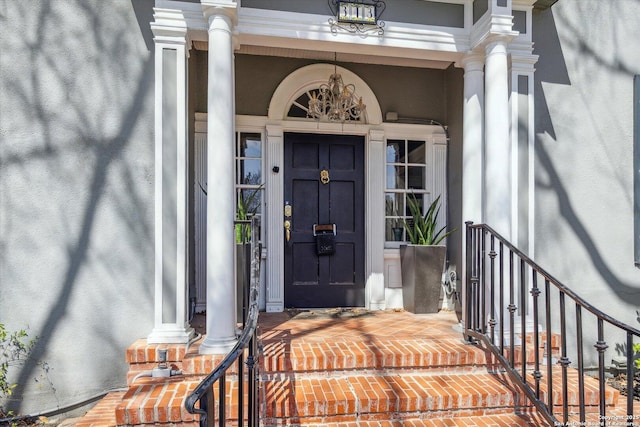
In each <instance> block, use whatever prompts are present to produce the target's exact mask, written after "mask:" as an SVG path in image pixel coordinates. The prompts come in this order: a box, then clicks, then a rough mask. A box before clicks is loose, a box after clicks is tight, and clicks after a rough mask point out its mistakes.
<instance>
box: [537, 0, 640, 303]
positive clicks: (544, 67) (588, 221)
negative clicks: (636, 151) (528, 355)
mask: <svg viewBox="0 0 640 427" xmlns="http://www.w3.org/2000/svg"><path fill="white" fill-rule="evenodd" d="M639 5H640V1H638V0H624V1H620V2H597V1H584V2H569V3H565V4H560V3H558V4H557V5H555V6H554V7H553V8H552V11H551V10H548V11H546V12H544V13H542V14H541V15H538V16H537V18H536V19H537V23H538V29H540V28H543V29H544V30H545V31H544V33H543V34H538V35H536V34H535V33H534V42H535V46H536V49H538V51H539V52H540V53H542V54H541V56H540V59H539V63H538V66H537V71H536V75H535V77H536V82H535V83H536V85H535V91H536V113H535V115H536V133H537V137H536V151H535V155H536V158H537V164H538V165H539V166H540V169H539V172H538V173H537V175H539V176H544V179H540V178H538V179H537V182H536V188H537V189H540V190H544V191H546V192H547V193H548V194H549V199H550V200H551V199H555V201H556V203H557V210H555V208H554V209H552V211H551V212H558V213H559V214H560V217H561V219H563V220H564V221H559V219H560V218H554V217H553V214H552V213H551V212H549V215H548V218H547V221H546V223H545V227H548V229H547V230H546V232H547V234H548V235H552V234H553V235H556V236H560V235H561V234H562V233H561V230H560V228H561V227H562V225H563V224H564V225H566V226H568V227H569V229H570V230H571V231H572V232H573V235H574V236H575V237H576V238H577V239H578V241H579V242H580V243H581V246H582V248H583V249H584V251H585V252H586V253H587V256H588V257H589V259H590V261H591V263H592V265H593V267H594V269H595V271H596V272H597V273H598V275H599V276H600V278H601V281H602V282H603V283H605V284H606V286H608V288H609V289H610V290H611V291H612V292H614V293H615V294H616V295H617V296H618V297H619V298H620V300H622V301H625V302H626V303H628V304H631V305H636V306H639V305H640V294H639V293H638V290H639V288H638V283H633V281H632V280H631V279H627V278H623V277H629V276H630V274H624V273H622V272H619V271H618V270H619V266H620V264H621V263H620V262H617V261H614V260H613V259H612V255H611V254H609V253H604V254H603V253H602V252H601V249H600V248H599V247H598V245H597V241H596V238H595V237H594V235H595V234H596V232H597V230H596V229H595V228H594V221H601V222H602V220H603V219H602V218H599V217H596V216H594V215H595V214H593V213H592V212H586V211H580V212H578V211H579V210H580V209H581V208H582V207H584V206H585V204H584V203H582V202H584V199H581V204H579V205H576V202H575V201H574V202H572V199H574V200H575V198H576V197H578V196H576V194H580V192H581V191H582V189H583V187H584V186H586V185H589V184H588V183H587V182H584V181H576V179H579V178H580V177H583V176H584V175H579V174H575V173H574V174H572V173H571V171H572V170H576V169H577V168H578V169H579V168H580V166H585V165H586V164H578V163H577V161H575V162H571V161H569V160H568V159H567V158H566V157H565V158H563V160H560V156H562V155H563V153H566V152H567V151H568V150H574V152H575V151H582V152H584V151H585V150H591V151H593V155H592V156H591V160H590V161H589V163H588V165H590V167H591V168H593V169H594V173H593V176H595V177H598V178H599V180H598V182H597V184H598V185H599V187H595V188H592V189H591V192H592V193H593V197H594V200H598V199H599V198H602V197H603V196H604V194H601V193H602V191H603V190H604V189H605V188H606V187H607V184H605V183H610V185H611V187H610V188H609V189H608V191H606V192H607V193H608V194H612V192H613V191H615V194H616V196H619V197H622V198H623V200H619V201H620V203H621V204H622V205H623V206H627V205H629V206H631V205H632V200H631V198H632V193H631V192H630V191H628V189H629V182H630V181H629V179H628V177H629V173H630V172H631V171H627V170H626V169H624V168H620V161H621V159H628V158H629V156H630V155H631V154H630V153H629V154H625V153H626V152H625V151H623V148H622V147H626V142H624V144H625V145H620V143H619V142H620V141H619V138H616V136H618V135H619V136H620V137H624V135H627V133H626V132H625V131H624V129H625V128H626V126H627V125H626V124H625V123H626V122H625V121H624V120H623V119H622V118H621V116H620V113H621V112H622V111H623V110H624V108H623V107H622V106H621V104H620V102H619V100H618V99H616V98H615V96H613V94H615V93H616V91H619V90H620V87H619V83H620V78H622V79H626V78H629V79H630V81H631V80H632V76H633V75H634V74H638V73H640V62H638V56H637V53H635V54H631V53H632V52H635V50H634V49H636V48H635V46H633V43H631V44H630V45H629V42H630V41H631V40H633V39H634V38H635V37H638V35H639V34H640V32H638V30H637V26H636V25H635V23H634V22H633V20H631V19H628V20H621V19H620V17H622V16H627V15H629V13H630V11H629V6H633V7H634V8H635V9H636V10H637V9H638V6H639ZM560 6H563V7H560ZM585 17H589V19H590V20H591V21H589V20H587V19H586V18H585ZM614 17H616V18H615V19H614ZM613 22H617V24H615V25H614V24H613ZM550 30H553V31H550ZM567 61H569V63H567ZM569 70H571V71H569ZM594 80H597V84H593V83H594ZM562 86H564V87H565V88H566V92H560V94H561V95H560V94H558V93H556V95H555V96H556V97H557V99H554V100H549V93H552V92H551V90H550V88H552V87H553V88H557V87H562ZM555 90H557V89H555ZM563 90H564V89H563ZM565 94H570V96H571V98H569V97H568V96H567V95H565ZM560 97H561V98H562V99H561V101H562V102H561V103H559V101H560ZM554 103H555V104H554ZM551 104H553V107H554V108H555V109H556V111H550V105H551ZM569 105H571V106H569ZM603 113H604V114H605V115H606V116H603ZM585 129H588V131H589V133H588V139H587V140H585V139H584V137H585V132H584V130H585ZM558 132H561V133H562V135H559V134H558ZM614 143H615V148H614V149H612V148H611V147H612V144H614ZM569 146H570V147H573V148H568V147H569ZM628 146H629V147H631V144H630V142H629V145H628ZM563 150H564V151H563ZM596 150H597V151H596ZM594 184H595V182H594ZM598 192H600V193H598ZM600 203H605V202H604V201H600ZM610 208H611V209H613V206H611V207H610ZM539 212H540V211H539ZM630 212H631V210H630ZM620 215H621V214H619V213H616V218H622V217H621V216H620ZM545 218H546V217H545ZM604 221H612V218H611V217H608V218H606V219H604ZM601 225H602V226H603V227H607V224H601ZM554 228H555V229H554ZM612 240H613V239H610V240H608V242H612ZM567 248H569V246H567ZM567 256H569V255H568V254H567ZM632 273H633V272H632ZM601 308H606V307H601Z"/></svg>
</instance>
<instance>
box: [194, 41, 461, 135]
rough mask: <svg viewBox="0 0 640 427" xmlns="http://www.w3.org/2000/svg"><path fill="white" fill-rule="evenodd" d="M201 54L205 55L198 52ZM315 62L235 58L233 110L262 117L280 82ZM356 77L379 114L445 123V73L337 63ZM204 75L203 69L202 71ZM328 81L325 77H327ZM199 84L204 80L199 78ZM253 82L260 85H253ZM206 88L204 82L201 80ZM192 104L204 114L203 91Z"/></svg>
mask: <svg viewBox="0 0 640 427" xmlns="http://www.w3.org/2000/svg"><path fill="white" fill-rule="evenodd" d="M198 55H204V56H205V61H206V52H199V53H198ZM312 63H314V61H310V60H306V59H293V58H276V57H268V56H254V55H240V54H238V55H236V111H237V113H238V114H250V115H258V116H264V115H266V114H267V108H268V107H269V102H270V100H271V97H272V95H273V92H274V91H275V89H276V88H277V87H278V85H279V84H280V82H281V81H282V80H283V79H284V78H285V77H286V76H287V75H288V74H290V73H291V72H293V71H295V70H297V69H298V68H300V67H303V66H305V65H309V64H312ZM339 65H340V66H342V67H345V68H347V69H349V70H351V71H353V72H354V73H356V74H357V75H359V76H360V77H361V78H362V79H363V80H364V81H365V82H366V83H367V84H368V85H369V86H370V87H371V89H372V90H373V92H374V93H375V94H376V97H377V98H378V102H379V103H380V107H381V109H382V113H383V114H385V113H386V112H388V111H396V112H397V113H398V115H399V116H400V117H412V118H421V119H434V120H438V121H440V122H443V123H444V122H446V108H445V106H446V105H447V101H446V99H447V97H448V96H449V95H448V94H447V85H446V84H445V83H446V82H445V71H444V70H432V69H424V68H403V67H393V66H383V65H369V64H355V63H339ZM201 72H202V73H206V68H205V69H203V70H202V71H201ZM327 78H328V76H327ZM198 81H203V80H202V79H199V80H198ZM255 82H260V84H259V85H255ZM203 84H205V85H206V79H205V80H204V81H203ZM196 92H197V94H199V95H196V96H198V100H196V101H195V104H196V106H197V107H198V108H201V110H199V111H206V90H205V89H204V88H203V89H199V90H197V91H196Z"/></svg>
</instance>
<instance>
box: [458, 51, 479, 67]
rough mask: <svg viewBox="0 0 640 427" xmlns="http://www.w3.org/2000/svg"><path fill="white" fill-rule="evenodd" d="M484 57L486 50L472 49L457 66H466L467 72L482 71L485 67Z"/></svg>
mask: <svg viewBox="0 0 640 427" xmlns="http://www.w3.org/2000/svg"><path fill="white" fill-rule="evenodd" d="M484 59H485V54H484V52H476V51H470V52H467V53H466V54H465V55H464V56H463V57H462V58H461V59H460V61H458V62H457V63H456V66H457V67H462V68H464V71H465V72H470V71H482V70H483V68H484Z"/></svg>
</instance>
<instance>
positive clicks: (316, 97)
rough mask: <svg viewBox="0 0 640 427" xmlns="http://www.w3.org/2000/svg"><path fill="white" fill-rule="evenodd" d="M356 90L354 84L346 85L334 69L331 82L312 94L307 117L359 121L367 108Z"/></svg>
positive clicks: (322, 85) (333, 120)
mask: <svg viewBox="0 0 640 427" xmlns="http://www.w3.org/2000/svg"><path fill="white" fill-rule="evenodd" d="M355 89H356V87H355V86H354V85H353V84H348V85H345V84H344V82H343V81H342V76H341V75H340V74H339V73H338V72H337V69H335V68H334V72H333V74H331V76H330V77H329V81H328V82H327V83H323V84H321V85H320V87H319V88H318V89H317V90H314V91H312V92H311V98H310V99H309V108H308V110H307V117H311V118H314V119H316V120H319V121H330V122H345V121H359V120H360V118H361V117H362V116H363V114H364V112H365V110H366V106H365V105H364V104H363V103H362V97H359V98H358V97H357V96H356V94H355Z"/></svg>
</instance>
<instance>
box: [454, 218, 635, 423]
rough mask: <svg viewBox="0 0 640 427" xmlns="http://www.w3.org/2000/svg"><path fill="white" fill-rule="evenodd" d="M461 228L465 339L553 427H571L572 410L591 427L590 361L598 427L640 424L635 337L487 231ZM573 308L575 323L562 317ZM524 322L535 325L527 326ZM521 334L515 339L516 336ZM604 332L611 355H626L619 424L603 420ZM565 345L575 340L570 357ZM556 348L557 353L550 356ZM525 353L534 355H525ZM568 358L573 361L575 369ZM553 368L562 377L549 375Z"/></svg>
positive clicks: (616, 420)
mask: <svg viewBox="0 0 640 427" xmlns="http://www.w3.org/2000/svg"><path fill="white" fill-rule="evenodd" d="M466 224H467V226H466V271H467V274H466V283H465V286H466V292H465V293H466V298H465V307H464V309H463V313H464V314H463V317H464V318H463V321H464V334H465V338H466V339H467V340H468V341H475V340H478V341H480V342H481V343H482V344H484V345H485V346H486V347H487V348H488V349H489V350H490V351H491V352H492V354H493V355H494V356H495V357H496V359H497V360H498V361H499V362H500V364H501V365H502V367H503V368H504V369H505V371H506V372H507V373H508V374H509V376H510V378H511V379H512V380H513V381H514V382H515V383H516V384H518V385H519V386H520V388H521V389H522V390H523V392H524V393H525V394H526V396H527V397H528V398H529V399H530V401H531V402H532V403H533V404H534V405H535V406H536V408H537V409H538V411H539V413H540V414H541V415H543V416H544V417H545V419H546V420H547V421H548V422H549V424H550V425H570V422H571V421H570V420H569V417H570V415H573V414H574V412H575V411H576V409H577V410H578V411H579V412H577V413H575V415H574V416H577V417H579V421H580V424H577V425H588V424H586V417H587V416H586V413H587V411H586V406H587V405H588V403H587V401H586V398H585V375H586V371H588V370H589V366H586V364H588V363H589V360H590V358H591V359H593V360H594V362H592V363H596V362H595V360H596V359H597V363H596V366H593V370H594V371H595V370H596V369H597V383H598V410H599V414H598V420H597V422H598V424H597V425H602V426H606V425H630V426H631V425H636V424H634V421H635V422H637V421H638V420H639V419H640V417H638V415H634V414H633V376H634V375H633V374H634V350H633V345H634V337H635V343H636V344H637V343H638V342H640V330H638V329H635V328H633V327H631V326H629V325H626V324H624V323H622V322H620V321H618V320H616V319H614V318H613V317H611V316H609V315H607V314H605V313H603V312H602V311H600V310H598V309H597V308H595V307H594V306H593V305H591V304H589V303H588V302H586V301H585V300H584V299H582V298H581V297H579V296H578V295H577V294H576V293H574V292H573V291H572V290H571V289H569V288H568V287H566V286H565V285H563V284H561V283H560V282H559V281H558V280H556V279H555V278H554V277H553V276H552V275H551V274H549V273H548V272H546V271H545V270H544V269H542V268H541V267H540V266H539V265H537V264H536V263H535V262H533V261H532V260H531V259H530V258H529V257H527V256H526V255H525V254H524V253H522V252H521V251H520V250H518V249H517V248H516V247H515V246H514V245H513V244H511V243H510V242H508V241H507V240H506V239H504V238H503V237H502V236H500V234H498V233H497V232H496V231H495V230H493V229H492V228H491V227H489V226H487V225H484V224H476V225H474V224H473V223H471V222H467V223H466ZM543 282H544V286H543V287H539V286H538V283H543ZM567 300H569V302H567ZM572 303H573V305H574V310H573V311H574V313H575V318H574V319H573V320H572V319H571V318H570V317H569V316H568V315H567V311H568V308H567V307H568V306H569V307H570V305H571V304H572ZM541 310H542V313H541V312H540V311H541ZM528 320H532V324H531V322H528ZM541 322H544V327H543V326H541V325H540V323H541ZM585 325H586V327H585ZM590 326H592V327H590ZM518 328H519V330H520V331H519V333H518V332H516V330H517V329H518ZM571 331H573V332H574V333H573V334H572V333H571ZM605 331H606V335H607V337H608V338H610V340H615V339H616V338H617V339H620V341H619V342H618V345H617V346H616V347H615V349H616V350H617V351H618V352H619V353H622V354H623V356H624V361H625V362H626V369H625V370H626V376H627V381H626V390H627V399H626V400H627V402H626V412H627V414H626V419H624V420H623V419H621V418H620V417H619V416H607V402H606V395H605V392H606V388H607V384H606V378H605V372H606V370H607V369H608V368H607V366H606V363H605V351H606V350H607V349H608V348H609V343H607V341H606V340H605V338H606V337H605ZM574 335H575V337H574ZM570 339H575V348H572V349H571V350H570V349H569V346H568V343H569V342H570V341H569V340H570ZM529 341H532V342H529ZM557 341H559V345H558V346H557V350H554V343H555V342H557ZM610 342H611V341H610ZM541 344H542V345H541ZM528 345H533V348H530V349H529V350H528V349H527V346H528ZM591 345H592V346H593V347H591ZM516 349H518V352H517V353H516ZM541 351H542V352H543V354H542V355H540V352H541ZM554 351H555V354H554ZM570 352H571V354H570ZM570 356H572V357H575V360H576V363H575V364H574V363H573V362H572V361H571V358H570ZM554 362H557V364H559V365H560V369H553V365H554V364H556V363H554ZM621 365H622V364H621ZM544 367H546V369H544ZM571 369H575V370H576V371H577V381H578V384H577V390H576V389H571V390H570V387H571V385H570V382H569V371H570V370H571ZM543 371H544V372H543ZM558 371H559V372H558ZM558 377H560V378H558ZM558 385H559V386H560V391H559V392H558V393H557V395H558V396H561V397H562V398H561V399H560V400H561V402H562V405H561V406H562V415H561V418H562V422H560V421H559V420H558V418H557V416H560V414H557V412H558V411H559V406H560V404H559V403H555V404H554V395H556V393H555V392H554V388H555V387H556V386H558ZM545 389H546V390H545ZM559 393H561V394H559ZM576 393H577V404H576V403H575V402H574V403H572V404H570V399H569V398H570V395H571V396H575V395H576ZM556 406H557V407H558V408H556ZM570 409H571V411H573V412H570ZM573 421H576V420H575V418H574V420H573ZM621 422H622V424H621ZM594 425H596V424H594Z"/></svg>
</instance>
